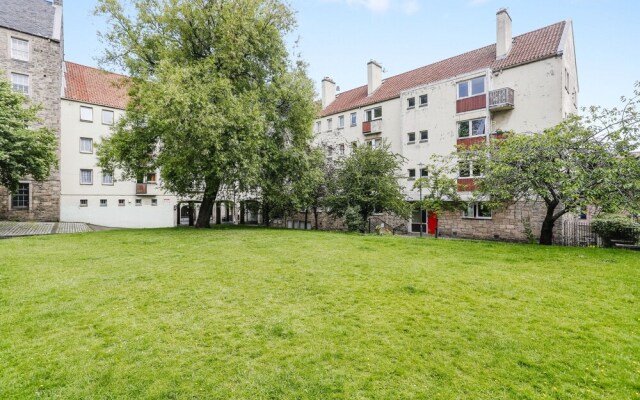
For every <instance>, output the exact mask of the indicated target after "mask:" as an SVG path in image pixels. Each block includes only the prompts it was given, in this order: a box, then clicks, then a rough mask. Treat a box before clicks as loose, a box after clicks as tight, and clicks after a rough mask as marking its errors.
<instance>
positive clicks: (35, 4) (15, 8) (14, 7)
mask: <svg viewBox="0 0 640 400" xmlns="http://www.w3.org/2000/svg"><path fill="white" fill-rule="evenodd" d="M61 11H62V10H59V11H58V14H59V13H61ZM0 26H2V27H4V28H9V29H12V30H14V31H19V32H23V33H28V34H30V35H34V36H40V37H44V38H47V39H53V40H60V37H59V34H58V35H56V32H55V30H56V29H60V28H59V27H56V7H54V6H53V4H52V2H50V1H47V0H0Z"/></svg>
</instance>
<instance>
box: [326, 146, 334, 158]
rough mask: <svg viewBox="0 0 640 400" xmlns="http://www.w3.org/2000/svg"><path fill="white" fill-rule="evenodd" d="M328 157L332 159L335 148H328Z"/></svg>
mask: <svg viewBox="0 0 640 400" xmlns="http://www.w3.org/2000/svg"><path fill="white" fill-rule="evenodd" d="M327 156H328V157H332V156H333V146H329V147H327Z"/></svg>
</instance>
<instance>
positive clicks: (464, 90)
mask: <svg viewBox="0 0 640 400" xmlns="http://www.w3.org/2000/svg"><path fill="white" fill-rule="evenodd" d="M482 93H484V76H481V77H479V78H474V79H470V80H468V81H464V82H458V98H459V99H464V98H465V97H471V96H477V95H479V94H482Z"/></svg>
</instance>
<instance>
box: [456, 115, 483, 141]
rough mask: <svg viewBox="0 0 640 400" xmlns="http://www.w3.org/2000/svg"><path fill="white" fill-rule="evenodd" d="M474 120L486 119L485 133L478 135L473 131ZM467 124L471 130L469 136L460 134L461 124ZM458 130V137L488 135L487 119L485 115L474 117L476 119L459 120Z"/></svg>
mask: <svg viewBox="0 0 640 400" xmlns="http://www.w3.org/2000/svg"><path fill="white" fill-rule="evenodd" d="M474 121H484V122H483V126H484V129H483V133H481V134H479V135H477V134H474V133H473V122H474ZM464 124H467V129H468V130H469V134H468V135H467V136H460V125H464ZM457 128H458V129H457V132H458V139H466V138H470V137H482V136H486V135H487V119H486V118H485V117H482V118H474V119H468V120H466V121H459V122H458V124H457Z"/></svg>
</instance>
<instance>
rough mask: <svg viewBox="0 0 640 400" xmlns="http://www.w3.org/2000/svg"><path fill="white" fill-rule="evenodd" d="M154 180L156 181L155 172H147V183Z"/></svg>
mask: <svg viewBox="0 0 640 400" xmlns="http://www.w3.org/2000/svg"><path fill="white" fill-rule="evenodd" d="M156 182H157V177H156V173H155V172H152V173H150V174H147V183H156Z"/></svg>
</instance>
